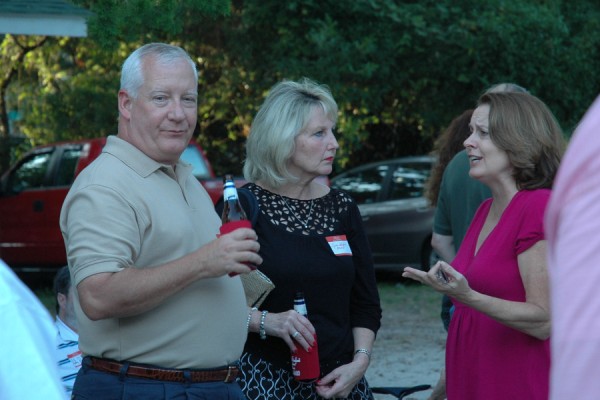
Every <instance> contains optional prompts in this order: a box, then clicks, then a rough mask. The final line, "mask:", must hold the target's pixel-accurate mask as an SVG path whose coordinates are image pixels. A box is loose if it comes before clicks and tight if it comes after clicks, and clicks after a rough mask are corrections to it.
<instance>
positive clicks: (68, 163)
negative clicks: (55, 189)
mask: <svg viewBox="0 0 600 400" xmlns="http://www.w3.org/2000/svg"><path fill="white" fill-rule="evenodd" d="M80 155H81V148H71V149H65V150H64V151H63V154H62V157H61V159H60V164H59V166H58V170H57V171H56V180H55V182H54V185H55V186H69V185H71V184H72V183H73V181H74V180H75V168H77V162H78V161H79V156H80Z"/></svg>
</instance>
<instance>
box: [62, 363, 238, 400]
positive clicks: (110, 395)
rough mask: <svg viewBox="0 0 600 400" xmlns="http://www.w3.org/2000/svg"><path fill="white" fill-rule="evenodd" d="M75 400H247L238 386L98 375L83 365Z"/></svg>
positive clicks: (105, 373)
mask: <svg viewBox="0 0 600 400" xmlns="http://www.w3.org/2000/svg"><path fill="white" fill-rule="evenodd" d="M71 399H73V400H100V399H101V400H184V399H185V400H188V399H189V400H246V397H245V396H244V394H243V393H242V390H241V389H240V387H239V385H238V384H237V383H236V382H231V383H225V382H203V383H179V382H167V381H157V380H153V379H144V378H132V377H129V376H125V375H116V374H111V373H108V372H101V371H96V370H95V369H92V368H90V367H89V366H88V365H86V363H85V362H84V363H83V365H82V367H81V369H80V370H79V373H78V374H77V379H75V386H74V387H73V395H72V397H71Z"/></svg>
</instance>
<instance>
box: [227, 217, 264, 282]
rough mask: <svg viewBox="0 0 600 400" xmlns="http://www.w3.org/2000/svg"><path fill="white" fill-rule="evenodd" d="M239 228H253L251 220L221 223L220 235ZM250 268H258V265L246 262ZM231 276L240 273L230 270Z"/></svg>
mask: <svg viewBox="0 0 600 400" xmlns="http://www.w3.org/2000/svg"><path fill="white" fill-rule="evenodd" d="M238 228H252V223H251V222H250V221H248V220H247V219H241V220H239V221H230V222H227V223H225V224H223V225H221V228H219V235H224V234H226V233H229V232H233V231H235V230H236V229H238ZM246 265H247V266H248V267H249V268H250V269H253V270H254V269H256V265H254V264H249V263H247V264H246ZM228 275H229V276H236V275H239V274H238V273H237V272H230V273H229V274H228Z"/></svg>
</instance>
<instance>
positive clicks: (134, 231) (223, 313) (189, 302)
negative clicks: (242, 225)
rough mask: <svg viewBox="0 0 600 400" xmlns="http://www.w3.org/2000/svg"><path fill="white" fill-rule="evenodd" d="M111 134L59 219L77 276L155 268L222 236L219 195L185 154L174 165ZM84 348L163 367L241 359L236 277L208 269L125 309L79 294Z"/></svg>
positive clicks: (243, 312)
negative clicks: (152, 300)
mask: <svg viewBox="0 0 600 400" xmlns="http://www.w3.org/2000/svg"><path fill="white" fill-rule="evenodd" d="M175 171H176V172H175V173H174V172H173V169H172V168H171V167H168V166H164V165H162V164H160V163H157V162H155V161H154V160H152V159H150V158H149V157H147V156H146V155H145V154H143V153H142V152H141V151H139V150H138V149H137V148H136V147H134V146H133V145H131V144H129V143H128V142H126V141H124V140H122V139H119V138H117V137H116V136H110V137H109V138H108V140H107V143H106V146H105V148H104V150H103V152H102V154H101V155H100V156H99V157H98V158H97V159H96V160H94V162H93V163H92V164H90V165H89V166H88V167H87V168H85V169H84V170H83V171H82V173H81V174H80V175H79V176H78V177H77V179H76V180H75V183H74V184H73V186H72V188H71V190H70V191H69V194H68V195H67V198H66V199H65V202H64V204H63V208H62V213H61V218H60V227H61V230H62V233H63V237H64V239H65V244H66V248H67V257H68V261H69V266H70V268H71V271H72V274H73V282H74V283H75V285H77V284H79V283H80V282H81V281H83V280H84V279H85V278H87V277H89V276H91V275H94V274H97V273H101V272H118V271H120V270H122V269H123V268H151V267H152V266H157V265H161V264H164V263H166V262H168V261H171V260H174V259H177V258H180V257H182V256H184V255H186V254H189V253H191V252H193V251H195V250H197V249H198V248H199V247H201V246H203V245H205V244H206V243H208V242H210V241H211V240H213V239H215V238H216V235H217V232H218V230H219V226H220V219H219V216H218V215H217V214H216V212H215V211H214V206H213V203H212V201H211V199H210V197H209V196H208V194H207V193H206V191H205V190H204V188H203V187H202V185H201V184H200V183H199V182H198V181H197V180H196V178H195V177H194V176H193V175H192V168H191V166H189V165H188V164H185V163H183V162H181V161H180V162H179V163H178V164H177V167H176V169H175ZM75 300H76V304H75V310H76V313H77V318H78V320H79V335H80V336H79V346H80V348H81V350H82V352H83V353H84V354H85V355H93V356H96V357H104V358H111V359H115V360H129V361H133V362H138V363H147V364H153V365H158V366H162V367H167V368H213V367H218V366H223V365H226V364H230V363H232V362H235V361H236V360H238V359H239V357H240V355H241V353H242V349H243V346H244V342H245V340H246V317H247V309H246V306H245V299H244V292H243V288H242V284H241V281H240V278H239V277H237V276H236V277H234V278H231V277H229V276H228V275H225V276H223V277H220V278H211V279H203V280H200V281H197V282H195V283H193V284H192V285H190V286H189V287H187V288H186V289H185V290H183V291H181V292H179V293H177V294H175V295H173V296H171V297H170V298H169V299H168V300H167V301H165V302H164V303H162V304H161V305H159V306H158V307H156V308H155V309H153V310H151V311H149V312H146V313H144V314H140V315H137V316H134V317H128V318H113V319H105V320H101V321H91V320H90V319H88V318H87V317H86V316H85V314H84V313H83V311H82V310H81V307H80V305H79V299H78V298H77V297H76V299H75Z"/></svg>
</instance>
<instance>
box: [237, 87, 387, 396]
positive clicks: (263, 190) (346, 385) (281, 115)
mask: <svg viewBox="0 0 600 400" xmlns="http://www.w3.org/2000/svg"><path fill="white" fill-rule="evenodd" d="M337 113H338V108H337V104H336V102H335V100H334V99H333V97H332V95H331V93H330V91H329V90H328V88H327V87H326V86H323V85H319V84H317V83H315V82H313V81H311V80H308V79H303V80H301V81H299V82H295V81H282V82H280V83H278V84H276V85H275V86H274V87H272V88H271V90H270V92H269V95H268V96H267V98H266V99H265V101H264V103H263V104H262V106H261V107H260V109H259V111H258V113H257V115H256V117H255V118H254V121H253V123H252V127H251V130H250V135H249V137H248V140H247V144H246V160H245V164H244V176H245V178H246V179H247V180H248V181H249V182H250V183H248V184H247V185H246V186H245V187H246V188H247V189H249V190H250V191H251V192H252V193H253V194H254V195H255V197H256V199H257V201H258V203H259V210H260V213H259V215H258V220H257V223H256V225H255V229H256V232H257V234H258V240H259V242H260V255H262V257H263V259H264V260H265V261H264V263H263V264H262V265H260V266H259V270H260V271H262V272H263V273H265V274H266V275H267V276H268V277H269V278H271V280H272V281H273V283H274V284H275V289H274V290H273V291H272V292H271V293H270V294H269V295H268V296H267V298H266V300H265V301H264V303H263V304H262V306H261V310H253V311H251V313H252V314H251V318H250V332H251V334H250V335H249V336H248V341H247V342H246V346H245V348H244V355H243V356H242V363H241V366H242V368H241V370H242V376H241V379H240V380H241V382H240V383H241V386H242V389H243V391H244V393H245V394H246V396H247V398H248V399H250V400H254V399H265V398H273V399H278V400H291V399H303V400H310V399H320V398H326V399H332V398H345V399H355V400H357V399H372V398H373V395H372V393H371V390H370V388H369V386H368V384H367V381H366V379H365V372H366V370H367V368H368V366H369V363H370V357H371V350H372V346H373V342H374V340H375V334H376V333H377V331H378V329H379V327H380V321H381V307H380V303H379V294H378V291H377V285H376V282H375V272H374V269H373V261H372V257H371V251H370V247H369V244H368V241H367V238H366V235H365V232H364V230H363V228H362V221H361V216H360V213H359V210H358V207H357V205H356V203H355V202H354V201H353V200H352V198H351V197H350V196H349V195H347V194H345V193H343V192H340V191H337V190H333V189H330V188H329V187H327V186H324V185H321V184H319V183H318V182H316V181H315V178H317V177H319V176H322V175H328V174H330V173H331V171H332V165H333V161H334V158H335V155H336V152H337V149H338V147H339V145H338V142H337V140H336V138H335V135H334V128H335V123H336V121H337ZM297 291H302V292H304V295H305V299H306V307H307V309H308V318H305V317H303V316H302V315H300V314H299V313H297V312H295V311H293V310H292V306H293V304H294V294H295V292H297ZM261 321H262V322H261ZM315 333H316V339H317V341H318V351H319V358H320V370H321V378H320V379H319V380H318V381H317V382H314V383H303V382H298V381H296V380H294V376H293V375H292V370H291V364H290V356H291V352H292V351H294V350H295V349H296V348H297V347H299V346H302V347H303V348H304V349H307V350H308V349H309V347H312V346H314V345H315Z"/></svg>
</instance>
